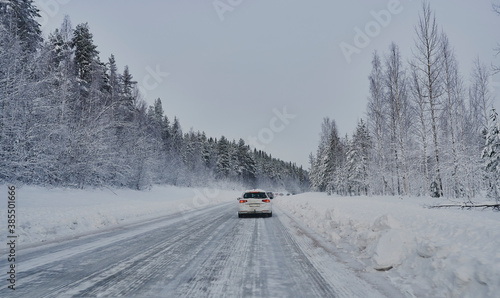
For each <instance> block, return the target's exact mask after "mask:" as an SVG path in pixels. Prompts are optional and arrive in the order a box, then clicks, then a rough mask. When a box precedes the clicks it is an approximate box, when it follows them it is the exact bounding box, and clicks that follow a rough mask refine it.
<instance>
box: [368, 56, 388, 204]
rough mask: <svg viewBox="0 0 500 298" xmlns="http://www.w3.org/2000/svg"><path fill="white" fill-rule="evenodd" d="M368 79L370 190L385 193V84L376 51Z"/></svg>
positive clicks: (386, 185) (386, 186)
mask: <svg viewBox="0 0 500 298" xmlns="http://www.w3.org/2000/svg"><path fill="white" fill-rule="evenodd" d="M368 79H369V81H370V96H369V98H368V106H367V116H368V128H369V130H370V133H371V135H372V142H373V149H372V150H373V151H374V154H373V160H372V162H373V163H374V166H373V167H371V169H373V173H372V177H373V181H372V184H373V185H372V190H373V191H374V192H376V193H380V194H383V195H385V194H386V193H387V188H388V184H387V177H386V173H385V167H386V165H385V163H386V158H385V154H386V147H387V145H386V144H387V143H386V140H385V130H386V124H385V122H386V121H385V115H384V113H385V101H384V96H385V85H384V79H383V69H382V63H381V61H380V56H379V55H378V53H377V52H374V53H373V58H372V72H371V74H370V76H369V77H368Z"/></svg>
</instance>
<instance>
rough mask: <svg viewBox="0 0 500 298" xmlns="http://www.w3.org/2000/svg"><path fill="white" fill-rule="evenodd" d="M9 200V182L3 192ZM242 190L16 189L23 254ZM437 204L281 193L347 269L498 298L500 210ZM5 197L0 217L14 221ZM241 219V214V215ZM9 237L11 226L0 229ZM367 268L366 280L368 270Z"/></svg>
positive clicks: (451, 293)
mask: <svg viewBox="0 0 500 298" xmlns="http://www.w3.org/2000/svg"><path fill="white" fill-rule="evenodd" d="M0 189H1V191H3V192H4V193H5V196H4V198H6V195H7V186H5V185H3V186H1V187H0ZM239 195H241V190H217V189H212V188H206V189H193V188H178V187H173V186H157V187H153V189H151V190H149V191H132V190H120V189H118V190H116V189H113V190H111V189H102V190H74V189H71V190H69V189H46V188H41V187H33V186H24V187H20V188H17V190H16V219H17V223H16V224H17V225H16V234H17V235H19V240H18V241H19V242H18V243H19V244H20V245H19V248H21V249H22V247H23V246H24V247H27V246H32V245H36V244H37V243H41V242H45V243H46V242H51V241H55V240H61V239H65V238H66V239H67V238H72V237H75V236H79V235H83V234H88V233H93V232H96V231H99V230H105V229H108V228H113V227H116V226H119V225H125V224H129V223H135V222H141V221H145V220H148V219H153V218H156V217H160V216H164V215H168V214H174V213H181V214H182V213H184V212H187V211H191V210H194V209H197V208H204V207H208V206H211V205H215V204H218V203H222V202H227V201H232V200H234V201H236V198H237V197H238V196H239ZM436 202H439V203H443V202H440V201H433V199H430V198H413V197H411V198H410V197H404V198H400V197H338V196H327V195H326V194H323V193H304V194H299V195H294V196H282V197H277V198H275V199H274V200H273V203H274V204H275V205H276V206H277V207H279V208H280V209H281V210H283V211H284V212H286V213H287V214H288V215H290V216H292V217H293V218H294V219H296V220H297V221H298V222H300V223H301V224H302V225H305V226H307V227H308V228H309V229H310V230H313V231H314V232H316V233H317V234H319V235H321V236H322V237H324V238H325V239H326V240H327V241H329V242H331V243H332V244H333V246H335V247H337V248H338V253H339V258H340V259H341V260H342V261H343V262H345V263H346V264H352V263H353V262H356V264H357V265H356V266H357V268H356V270H359V268H360V266H361V268H362V270H361V271H363V272H364V273H365V274H367V275H372V276H373V275H374V274H376V275H381V276H384V277H386V278H388V279H389V280H391V281H392V283H393V284H395V285H396V286H397V287H399V288H400V289H402V292H405V293H408V296H410V297H411V296H415V297H498V295H499V293H500V212H494V211H492V210H491V209H488V210H461V209H428V208H425V205H430V204H433V203H436ZM6 208H7V204H6V201H4V203H2V204H1V205H0V214H2V215H3V216H4V218H6V215H7V210H6ZM235 216H236V213H235ZM0 239H4V240H5V239H7V226H6V224H5V226H4V227H1V228H0ZM363 272H360V274H363Z"/></svg>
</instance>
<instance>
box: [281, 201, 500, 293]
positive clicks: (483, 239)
mask: <svg viewBox="0 0 500 298" xmlns="http://www.w3.org/2000/svg"><path fill="white" fill-rule="evenodd" d="M434 203H445V202H443V201H435V200H434V199H430V198H414V197H405V198H401V197H338V196H327V195H326V194H323V193H305V194H300V195H295V196H286V197H280V198H279V199H278V200H275V204H277V205H278V206H280V207H281V208H282V209H285V210H288V212H289V213H290V214H292V215H293V216H294V217H295V218H297V219H298V220H299V221H301V222H303V223H304V224H306V225H307V226H308V227H309V228H310V229H312V230H313V231H315V232H316V233H319V234H320V235H322V236H323V237H325V238H326V239H327V240H329V241H330V242H332V243H334V244H335V245H336V246H337V247H338V248H339V251H341V252H343V253H345V254H344V257H345V256H349V255H350V256H351V257H352V258H353V259H356V260H358V261H360V262H362V263H363V266H364V268H365V270H366V271H368V272H370V271H371V272H375V271H379V274H386V275H387V277H388V278H389V279H390V280H392V282H393V283H394V284H395V285H397V286H398V287H399V288H401V289H403V290H404V291H405V292H407V293H409V294H410V295H414V296H415V297H499V295H500V212H494V211H491V209H488V210H480V209H479V210H461V209H458V208H456V209H429V208H426V207H425V206H428V205H432V204H434Z"/></svg>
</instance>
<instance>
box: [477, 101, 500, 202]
mask: <svg viewBox="0 0 500 298" xmlns="http://www.w3.org/2000/svg"><path fill="white" fill-rule="evenodd" d="M481 157H482V158H483V160H484V162H485V170H486V181H487V190H488V196H489V197H491V198H494V199H495V200H496V202H497V203H499V202H500V121H499V119H498V113H497V112H496V110H495V109H491V113H490V127H489V129H488V133H487V135H486V144H485V146H484V149H483V152H482V156H481Z"/></svg>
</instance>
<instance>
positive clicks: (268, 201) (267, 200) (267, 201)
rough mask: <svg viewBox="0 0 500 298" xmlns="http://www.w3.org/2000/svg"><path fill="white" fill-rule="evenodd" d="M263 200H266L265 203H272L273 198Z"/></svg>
mask: <svg viewBox="0 0 500 298" xmlns="http://www.w3.org/2000/svg"><path fill="white" fill-rule="evenodd" d="M262 202H264V203H270V202H271V200H269V199H265V200H262Z"/></svg>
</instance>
